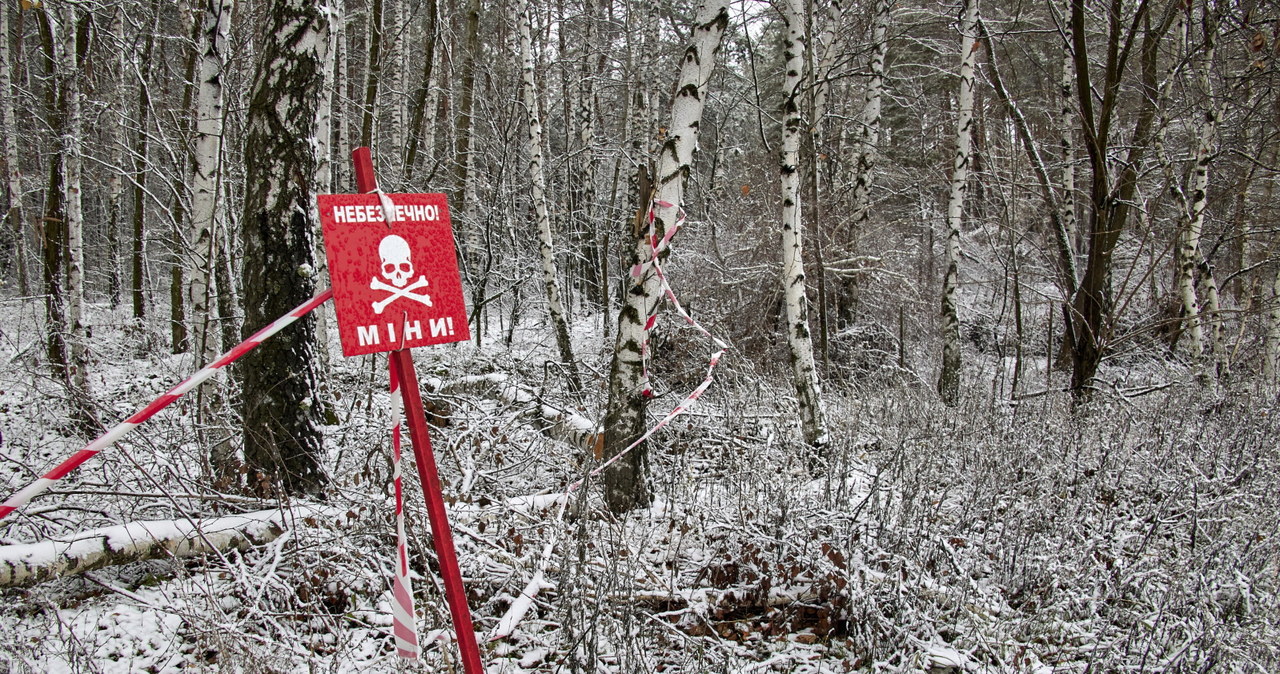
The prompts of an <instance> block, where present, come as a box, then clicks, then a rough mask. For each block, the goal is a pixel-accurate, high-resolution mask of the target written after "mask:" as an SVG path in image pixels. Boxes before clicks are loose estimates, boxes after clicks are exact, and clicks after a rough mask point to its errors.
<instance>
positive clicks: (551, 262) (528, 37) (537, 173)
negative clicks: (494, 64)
mask: <svg viewBox="0 0 1280 674" xmlns="http://www.w3.org/2000/svg"><path fill="white" fill-rule="evenodd" d="M514 11H515V12H516V16H515V20H516V23H517V25H519V27H520V70H521V75H522V81H521V87H520V90H521V95H522V96H523V98H524V106H525V112H526V114H527V116H528V119H529V135H528V143H527V148H528V152H529V180H530V182H531V183H532V190H531V191H532V194H530V199H531V200H532V201H533V211H534V217H535V219H536V220H537V221H538V254H539V257H540V258H541V259H542V285H543V288H544V290H545V291H546V294H547V312H548V313H549V314H550V316H551V328H552V330H553V331H554V332H555V337H556V346H557V347H558V348H559V350H560V360H561V361H562V362H563V363H564V365H565V367H566V368H567V369H568V372H569V383H570V386H572V387H573V388H574V390H577V391H580V390H582V381H581V378H580V377H579V375H578V362H577V360H576V359H575V358H574V357H573V345H572V344H571V343H570V340H569V324H568V321H567V320H566V318H565V312H564V304H563V303H562V302H561V300H560V283H559V271H558V270H557V269H556V257H555V245H554V243H553V242H552V237H551V214H550V213H549V212H548V210H547V179H546V175H545V174H544V172H543V167H542V118H541V115H540V114H539V111H538V94H537V83H536V82H535V78H534V71H533V68H534V65H533V63H534V62H533V36H532V33H533V27H532V25H533V18H532V17H531V16H530V11H529V3H528V0H517V2H516V3H515V7H514Z"/></svg>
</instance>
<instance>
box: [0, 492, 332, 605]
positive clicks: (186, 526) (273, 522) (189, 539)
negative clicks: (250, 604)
mask: <svg viewBox="0 0 1280 674" xmlns="http://www.w3.org/2000/svg"><path fill="white" fill-rule="evenodd" d="M341 512H342V511H341V509H340V508H336V507H333V506H319V505H309V506H297V507H294V508H290V509H288V510H279V509H275V510H259V511H257V512H252V513H244V514H242V515H228V516H226V517H215V518H211V519H203V520H191V519H178V520H152V521H142V522H130V523H129V524H121V525H118V526H114V527H104V528H102V529H93V530H90V531H83V532H80V533H77V534H74V535H72V536H69V537H67V538H64V539H62V540H49V541H40V542H38V543H22V544H18V545H6V546H3V547H0V587H25V586H29V585H35V584H37V583H43V582H45V581H49V580H53V579H55V578H61V577H64V576H72V575H75V574H79V573H84V572H86V571H92V570H94V569H101V568H105V567H108V566H117V565H120V564H128V563H131V562H140V561H143V560H148V559H169V558H183V557H195V556H197V555H205V554H209V553H212V552H226V551H228V550H244V549H246V548H250V547H252V546H255V545H262V544H264V543H269V542H270V541H273V540H275V539H276V538H279V537H280V535H281V534H283V533H284V532H285V531H287V530H288V529H289V528H290V527H291V526H294V523H295V522H298V521H303V520H307V519H310V518H321V517H323V518H333V517H340V516H341Z"/></svg>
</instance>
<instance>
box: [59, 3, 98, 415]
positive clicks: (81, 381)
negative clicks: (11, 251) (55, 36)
mask: <svg viewBox="0 0 1280 674" xmlns="http://www.w3.org/2000/svg"><path fill="white" fill-rule="evenodd" d="M58 22H59V23H60V24H61V26H60V28H61V39H62V45H61V49H59V50H58V70H59V76H58V86H60V87H61V88H62V94H61V96H62V103H63V109H64V111H65V112H64V118H63V124H64V128H63V132H62V139H61V148H60V151H61V152H62V154H63V165H62V169H63V172H64V178H63V186H64V189H65V190H66V195H65V197H64V201H65V210H64V214H65V217H66V225H65V230H66V236H67V336H68V343H69V346H70V369H69V374H70V377H69V383H70V385H71V392H72V397H73V398H74V402H73V407H74V408H75V410H76V412H75V414H76V416H77V422H78V423H79V425H80V426H81V428H82V429H83V430H85V431H86V432H87V433H88V432H92V431H93V428H94V423H93V414H92V407H91V405H90V402H89V378H88V360H89V358H88V338H89V335H88V330H87V329H86V327H85V317H84V200H83V199H82V198H81V196H82V191H83V190H82V185H83V180H82V176H83V173H84V170H83V169H84V157H83V156H82V154H81V151H80V148H81V146H82V144H83V142H84V138H83V136H84V133H83V128H82V127H83V124H84V122H83V112H82V111H83V109H84V95H83V93H82V91H81V86H80V85H81V77H82V75H81V73H83V72H84V58H85V55H86V54H87V53H88V51H89V44H88V40H89V26H88V17H86V18H85V19H84V22H83V23H82V22H81V20H80V19H79V18H78V17H77V15H76V10H75V8H74V7H72V6H64V7H62V8H61V16H60V17H59V18H58Z"/></svg>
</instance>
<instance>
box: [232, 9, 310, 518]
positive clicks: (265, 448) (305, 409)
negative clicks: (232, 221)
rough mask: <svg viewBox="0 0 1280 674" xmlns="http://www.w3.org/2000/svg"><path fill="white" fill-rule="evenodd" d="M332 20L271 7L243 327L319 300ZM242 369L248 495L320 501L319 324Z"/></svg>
mask: <svg viewBox="0 0 1280 674" xmlns="http://www.w3.org/2000/svg"><path fill="white" fill-rule="evenodd" d="M328 15H329V14H328V9H327V8H325V7H320V6H317V5H316V4H315V3H313V2H309V1H308V0H275V1H274V2H273V3H272V5H271V8H270V11H269V13H268V15H267V17H266V20H267V26H266V32H265V35H266V36H267V37H266V40H265V43H264V45H263V48H262V52H261V55H260V57H259V61H258V67H257V71H256V73H255V75H254V80H253V86H252V90H251V91H252V93H251V95H250V99H249V109H248V119H247V123H246V138H245V152H244V155H245V184H246V188H245V196H244V216H243V218H242V219H241V228H242V231H241V234H242V238H243V241H244V260H245V264H244V300H245V324H246V325H250V326H259V325H265V324H267V323H269V322H271V321H273V320H275V319H276V318H278V317H280V316H282V315H284V314H285V313H286V312H288V311H289V310H290V309H292V308H293V307H295V306H297V305H299V304H301V303H302V302H303V301H305V300H306V299H308V298H310V297H311V296H312V295H314V294H315V286H316V280H315V258H314V251H315V246H314V232H315V222H314V220H313V211H314V209H313V208H312V204H313V200H314V198H315V191H314V189H313V182H314V181H315V175H316V163H317V158H316V154H315V142H314V136H315V133H316V113H317V110H318V109H319V107H320V96H321V95H322V92H323V90H324V87H323V84H324V68H325V63H326V58H327V53H326V52H327V50H328V47H329V40H328V35H327V34H328V30H329V20H328ZM246 336H247V335H246ZM241 362H242V363H243V364H242V365H241V366H240V368H239V372H240V375H241V390H242V395H243V398H244V443H245V444H244V454H245V462H246V464H248V466H249V468H250V470H251V471H252V473H251V475H250V488H251V489H252V490H254V491H256V492H258V493H266V492H270V491H272V490H273V489H279V490H281V491H283V492H285V493H290V494H298V493H318V492H320V491H322V490H323V489H324V487H325V485H326V484H327V483H328V477H327V475H326V474H325V471H324V466H323V462H322V457H323V453H322V449H323V447H322V437H321V433H320V401H319V398H318V396H317V382H318V373H317V371H316V343H315V319H314V318H313V317H311V316H306V317H303V318H301V319H299V320H298V321H297V322H296V323H295V324H294V325H293V326H292V327H291V328H290V330H289V331H287V332H284V333H281V334H279V335H277V336H276V337H274V338H273V339H271V340H270V341H267V342H265V343H263V344H262V345H261V346H259V347H258V348H257V349H255V350H254V351H253V352H251V353H249V354H248V355H247V356H246V357H245V358H244V359H243V360H242V361H241Z"/></svg>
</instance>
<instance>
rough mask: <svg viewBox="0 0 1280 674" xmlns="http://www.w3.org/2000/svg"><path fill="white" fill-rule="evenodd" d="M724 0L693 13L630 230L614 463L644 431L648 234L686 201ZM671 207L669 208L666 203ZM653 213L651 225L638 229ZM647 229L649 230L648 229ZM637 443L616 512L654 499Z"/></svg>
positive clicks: (613, 486)
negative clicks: (654, 160)
mask: <svg viewBox="0 0 1280 674" xmlns="http://www.w3.org/2000/svg"><path fill="white" fill-rule="evenodd" d="M728 6H729V2H728V0H706V1H705V2H703V3H702V5H701V6H700V7H699V8H698V13H697V15H696V18H695V19H694V27H693V34H692V38H691V41H690V43H689V46H688V48H686V49H685V51H684V55H683V57H682V58H681V64H680V73H679V76H678V78H677V80H676V88H675V92H676V93H675V98H674V99H673V100H672V102H671V125H670V127H669V131H668V135H667V138H666V140H665V142H663V144H662V147H661V149H660V150H659V153H658V169H657V175H656V176H655V177H654V183H653V187H652V189H651V190H646V191H645V192H647V194H646V193H642V194H641V196H640V208H639V211H640V217H637V219H636V224H637V226H636V227H635V228H634V230H633V231H632V232H631V242H630V248H629V250H628V265H629V268H630V269H632V270H633V271H632V273H631V275H630V276H629V277H628V278H627V281H626V293H625V295H624V298H623V306H622V309H621V311H620V312H619V314H618V330H617V339H616V341H615V344H614V352H613V363H612V365H611V367H610V369H609V402H608V407H607V408H606V412H605V423H604V427H605V448H604V453H605V456H606V457H610V458H612V457H613V456H615V455H617V454H618V453H619V452H621V451H622V450H623V449H625V448H626V447H627V446H628V445H630V444H631V443H632V442H634V441H636V440H637V439H638V438H640V437H641V436H642V435H643V434H644V423H645V409H646V403H647V400H646V398H645V396H644V390H645V382H644V367H643V362H642V357H641V348H642V345H643V344H644V343H645V341H646V340H647V339H648V338H649V329H648V326H647V321H648V318H649V316H651V315H653V312H654V311H656V309H657V306H658V303H659V302H660V301H661V300H662V293H661V291H660V285H659V279H658V278H657V275H656V274H655V273H654V270H653V267H652V265H643V264H642V263H643V262H644V261H646V260H648V259H649V258H650V257H651V254H652V251H651V250H650V244H649V240H650V239H649V237H650V236H653V237H656V238H657V240H662V237H663V236H664V235H665V234H666V231H667V228H669V227H672V226H674V225H675V222H676V218H677V217H678V214H679V212H680V206H681V203H682V201H683V197H684V183H685V180H686V178H687V177H688V174H689V171H690V167H691V165H692V163H693V151H694V149H695V148H696V147H697V145H698V126H699V124H700V122H701V120H702V109H703V106H704V104H705V102H706V94H707V81H708V80H709V79H710V78H711V72H712V70H713V68H714V67H715V55H716V52H717V51H718V50H719V47H720V39H721V37H723V35H724V31H725V28H726V26H728V24H729V9H728ZM668 204H669V205H668ZM650 208H652V209H653V219H652V223H651V224H650V225H648V227H647V228H646V227H642V226H640V225H641V223H643V222H645V220H646V219H647V218H646V217H645V216H644V214H646V213H647V212H648V211H649V209H650ZM646 229H647V230H648V231H646ZM646 451H647V448H646V447H645V446H644V445H643V444H641V445H640V446H638V447H636V448H635V449H634V450H632V451H631V452H630V453H629V454H627V455H626V456H625V457H623V458H621V459H619V460H618V461H617V462H616V463H614V464H613V466H611V467H610V468H609V470H608V471H607V472H606V473H605V488H604V490H605V491H604V496H605V502H606V503H607V504H608V506H609V508H610V509H611V510H613V511H614V512H622V511H626V510H631V509H633V508H637V507H640V506H643V505H646V504H648V503H649V502H650V500H651V499H652V498H653V497H652V493H651V491H650V488H649V484H648V478H647V476H646V475H645V473H644V471H645V464H646V459H645V453H646Z"/></svg>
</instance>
